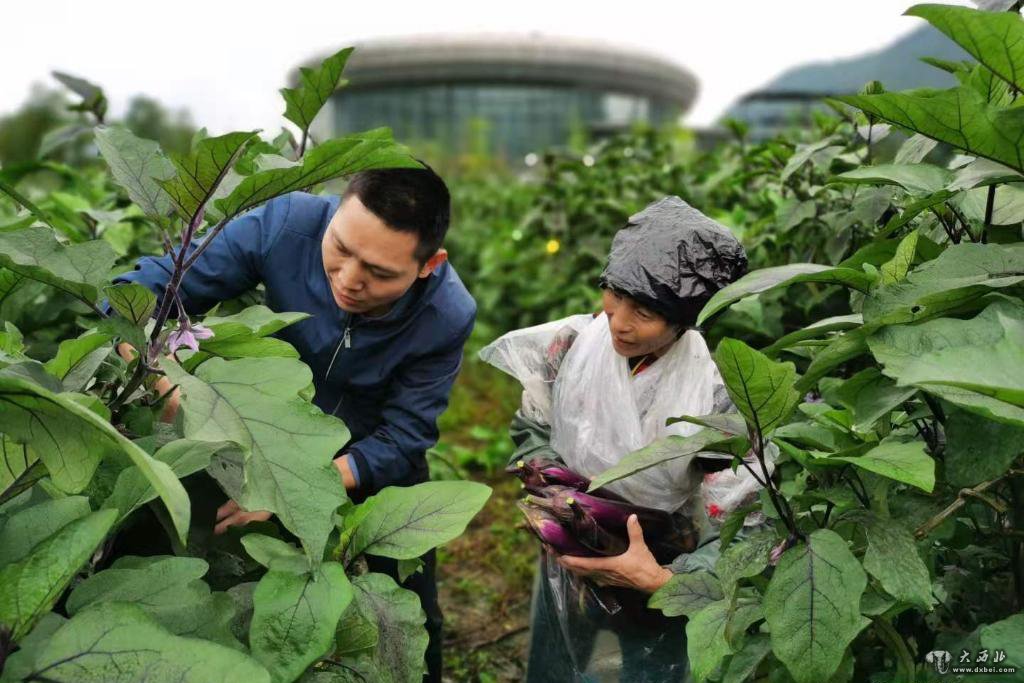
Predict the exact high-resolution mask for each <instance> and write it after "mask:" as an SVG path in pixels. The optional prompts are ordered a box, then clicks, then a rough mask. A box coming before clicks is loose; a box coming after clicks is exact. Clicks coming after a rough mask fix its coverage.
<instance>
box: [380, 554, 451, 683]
mask: <svg viewBox="0 0 1024 683" xmlns="http://www.w3.org/2000/svg"><path fill="white" fill-rule="evenodd" d="M420 559H422V560H423V569H422V570H420V571H418V572H416V573H415V574H412V575H411V576H409V577H407V578H406V579H405V583H401V584H400V585H401V586H402V588H407V589H408V590H411V591H412V592H413V593H415V594H416V595H418V596H420V604H421V605H422V606H423V611H424V612H425V613H426V615H427V621H426V628H427V635H428V636H430V641H429V642H428V643H427V653H426V660H427V662H426V663H427V674H426V676H424V677H423V680H424V681H426V682H428V683H441V663H442V657H441V637H442V633H441V626H442V624H443V621H444V615H442V614H441V606H440V605H439V604H438V602H437V573H436V570H437V553H436V551H433V550H431V551H430V552H428V553H427V554H426V555H423V556H422V557H421V558H420ZM366 564H367V567H368V568H369V570H370V571H371V572H380V573H382V574H387V575H388V576H390V577H391V578H393V579H394V580H395V581H396V582H397V581H398V561H397V560H391V559H388V558H386V557H374V556H367V558H366Z"/></svg>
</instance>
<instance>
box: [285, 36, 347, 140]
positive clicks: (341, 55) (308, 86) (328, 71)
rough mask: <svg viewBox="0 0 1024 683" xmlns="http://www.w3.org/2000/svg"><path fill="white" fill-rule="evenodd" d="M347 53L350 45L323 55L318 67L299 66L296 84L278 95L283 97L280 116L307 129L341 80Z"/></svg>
mask: <svg viewBox="0 0 1024 683" xmlns="http://www.w3.org/2000/svg"><path fill="white" fill-rule="evenodd" d="M350 54H352V48H350V47H347V48H345V49H344V50H339V51H338V52H336V53H334V54H333V55H331V56H330V57H328V58H327V59H325V60H324V61H323V62H321V63H320V66H319V68H316V69H310V68H308V67H301V68H300V69H299V77H300V79H301V82H300V83H299V86H298V87H297V88H281V96H282V97H284V101H285V110H284V117H285V118H286V119H288V120H289V121H291V122H292V123H294V124H295V125H296V126H298V127H299V128H301V129H302V132H303V133H305V132H306V131H307V130H309V127H310V125H311V124H312V123H313V119H314V118H316V115H317V112H319V111H320V109H321V107H323V106H324V103H325V102H327V99H328V98H329V97H330V96H331V94H332V93H333V92H334V91H335V90H337V89H338V87H339V86H341V85H344V84H345V82H344V81H342V82H339V81H340V79H341V72H342V71H343V70H344V68H345V62H347V61H348V57H349V55H350Z"/></svg>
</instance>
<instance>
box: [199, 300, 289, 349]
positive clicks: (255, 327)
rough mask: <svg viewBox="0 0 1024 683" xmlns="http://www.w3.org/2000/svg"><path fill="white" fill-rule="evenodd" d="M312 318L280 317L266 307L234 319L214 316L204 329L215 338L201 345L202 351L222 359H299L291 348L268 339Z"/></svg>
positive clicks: (285, 314) (249, 310)
mask: <svg viewBox="0 0 1024 683" xmlns="http://www.w3.org/2000/svg"><path fill="white" fill-rule="evenodd" d="M308 317H309V314H308V313H288V312H283V313H277V312H275V311H272V310H270V309H269V308H267V307H266V306H262V305H260V306H250V307H249V308H246V309H245V310H243V311H242V312H240V313H237V314H235V315H231V316H224V317H220V316H211V317H208V318H206V319H204V320H203V325H205V326H206V327H208V328H210V330H211V331H212V332H213V337H211V338H209V339H204V340H203V341H201V342H200V343H199V349H200V350H201V351H204V352H206V353H210V354H213V355H215V356H221V357H222V358H270V357H280V358H298V357H299V352H298V351H296V350H295V348H294V347H293V346H292V345H291V344H289V343H288V342H286V341H283V340H281V339H276V338H273V337H268V335H271V334H273V333H275V332H277V331H278V330H280V329H282V328H284V327H287V326H288V325H293V324H295V323H297V322H299V321H301V320H304V319H306V318H308Z"/></svg>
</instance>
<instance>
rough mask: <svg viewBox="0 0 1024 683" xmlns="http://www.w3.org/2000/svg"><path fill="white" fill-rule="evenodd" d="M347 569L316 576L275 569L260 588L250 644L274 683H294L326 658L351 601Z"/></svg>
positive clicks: (328, 568) (327, 569)
mask: <svg viewBox="0 0 1024 683" xmlns="http://www.w3.org/2000/svg"><path fill="white" fill-rule="evenodd" d="M352 596H353V591H352V584H350V583H349V580H348V577H347V576H345V569H344V567H342V566H341V565H340V564H338V563H336V562H325V563H323V564H321V565H320V567H319V568H318V569H317V570H316V572H315V574H314V575H312V576H311V575H301V574H295V573H294V572H290V571H277V570H274V569H271V570H270V571H268V572H267V573H266V574H265V575H264V576H263V578H262V579H260V582H259V585H258V586H257V587H256V593H255V594H254V595H253V606H254V611H253V615H252V627H251V628H250V631H249V643H250V645H251V647H252V654H253V657H255V658H256V659H258V660H259V661H260V662H262V663H263V665H264V666H265V667H267V670H268V671H270V678H271V680H272V681H274V682H275V683H289V682H290V681H294V680H295V679H296V678H298V677H299V676H300V675H301V674H302V672H303V671H305V670H306V668H307V667H309V665H310V664H312V663H313V662H315V661H316V660H317V659H319V658H320V657H322V656H323V655H325V654H327V651H328V650H329V649H330V647H331V641H332V640H333V639H334V629H335V627H336V626H337V625H338V620H339V619H340V618H341V614H342V612H344V611H345V608H346V607H348V604H349V603H350V602H351V601H352Z"/></svg>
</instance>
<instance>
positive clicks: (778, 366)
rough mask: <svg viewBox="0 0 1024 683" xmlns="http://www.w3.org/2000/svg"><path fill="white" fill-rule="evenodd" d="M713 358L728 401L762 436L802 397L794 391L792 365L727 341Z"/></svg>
mask: <svg viewBox="0 0 1024 683" xmlns="http://www.w3.org/2000/svg"><path fill="white" fill-rule="evenodd" d="M714 357H715V363H716V364H717V365H718V370H719V372H721V374H722V379H723V381H724V382H725V388H726V390H727V391H728V392H729V398H731V399H732V402H733V403H734V404H735V405H736V408H737V409H739V411H740V412H741V413H742V414H743V417H744V418H746V420H747V424H750V425H752V426H754V427H756V428H757V431H758V432H759V433H760V434H763V435H767V434H768V433H770V432H771V430H773V429H775V427H777V426H779V425H781V424H783V422H784V421H785V420H786V418H787V417H789V414H790V413H791V412H793V409H794V408H795V407H796V404H797V403H798V402H799V400H800V395H799V394H798V393H797V391H796V389H794V388H793V387H794V384H795V382H796V369H795V368H794V367H793V364H792V363H778V362H776V361H773V360H771V359H770V358H768V356H766V355H764V354H763V353H761V352H760V351H755V350H754V349H752V348H750V347H749V346H747V345H746V344H744V343H743V342H741V341H739V340H736V339H728V338H726V339H723V340H722V341H721V342H719V344H718V348H717V349H715V356H714Z"/></svg>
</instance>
